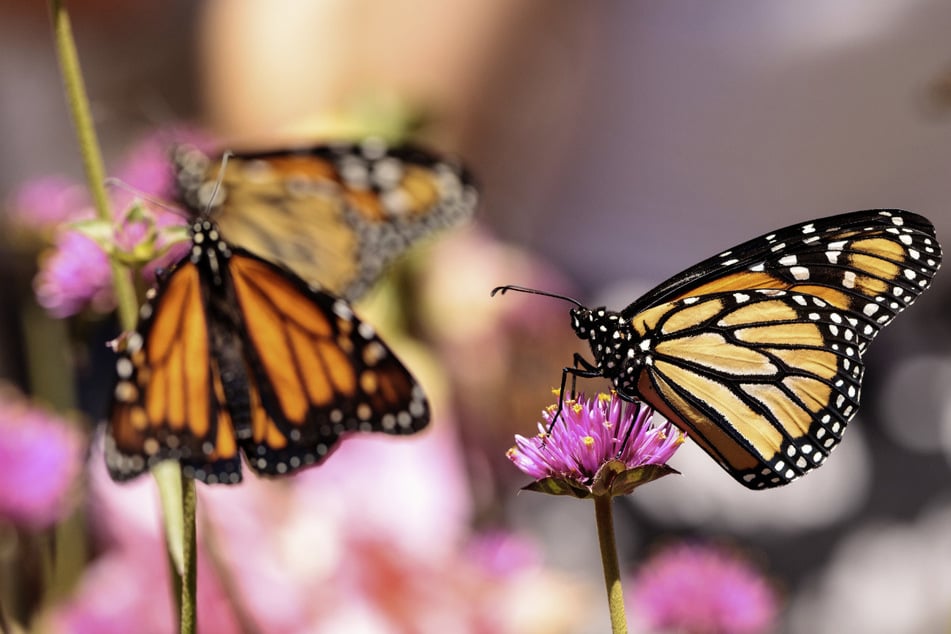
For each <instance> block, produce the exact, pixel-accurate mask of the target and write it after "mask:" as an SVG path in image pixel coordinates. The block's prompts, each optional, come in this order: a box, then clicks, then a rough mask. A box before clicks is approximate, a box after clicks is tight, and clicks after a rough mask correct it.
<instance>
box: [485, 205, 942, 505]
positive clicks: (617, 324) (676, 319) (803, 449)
mask: <svg viewBox="0 0 951 634" xmlns="http://www.w3.org/2000/svg"><path fill="white" fill-rule="evenodd" d="M940 263H941V248H940V246H939V245H938V242H937V239H936V238H935V232H934V227H933V226H932V224H931V223H930V222H929V221H928V220H927V219H926V218H923V217H922V216H919V215H917V214H914V213H910V212H907V211H901V210H897V209H883V210H869V211H858V212H853V213H847V214H842V215H838V216H831V217H828V218H821V219H818V220H814V221H811V222H806V223H802V224H797V225H792V226H790V227H786V228H785V229H779V230H778V231H774V232H772V233H769V234H767V235H764V236H761V237H759V238H755V239H753V240H750V241H748V242H744V243H743V244H741V245H739V246H737V247H734V248H732V249H729V250H727V251H724V252H723V253H720V254H719V255H716V256H714V257H711V258H709V259H707V260H704V261H702V262H700V263H699V264H697V265H695V266H693V267H691V268H689V269H687V270H686V271H683V272H682V273H679V274H678V275H675V276H674V277H672V278H670V279H669V280H667V281H666V282H663V283H661V284H660V285H659V286H657V287H656V288H654V289H653V290H651V291H648V292H647V293H646V294H645V295H644V296H642V297H641V298H639V299H638V300H636V301H635V302H634V303H632V304H631V305H629V306H628V307H627V308H625V309H623V310H621V311H620V312H614V311H610V310H607V309H605V308H596V309H590V308H586V307H585V306H583V305H582V304H581V303H579V302H577V301H575V300H573V299H571V298H568V297H564V296H561V295H555V294H553V293H546V292H542V291H536V290H534V289H527V288H524V287H519V286H501V287H498V288H496V289H495V290H493V291H492V294H493V295H495V294H496V293H497V292H502V293H504V292H506V291H508V290H513V291H521V292H529V293H535V294H540V295H547V296H552V297H556V298H559V299H564V300H567V301H569V302H572V303H574V304H575V305H576V307H575V308H572V309H571V324H572V328H573V329H574V331H575V333H576V334H577V335H578V337H580V338H581V339H584V340H586V341H588V342H589V344H590V346H591V351H592V354H593V355H594V362H591V361H588V360H587V359H585V358H584V357H582V356H581V355H579V354H575V356H574V364H573V365H572V366H569V367H566V368H564V370H563V372H562V378H561V390H562V392H561V393H562V394H564V390H565V384H566V380H567V377H568V376H569V375H571V376H572V377H588V378H590V377H599V376H600V377H604V378H607V379H609V380H611V381H612V383H613V385H614V387H615V389H616V390H617V392H618V394H619V395H620V396H621V397H622V398H625V399H627V400H643V401H645V402H647V403H648V404H650V405H651V406H652V407H653V408H654V409H655V410H657V411H659V412H660V413H662V414H663V415H664V416H666V417H667V419H668V420H670V421H671V422H672V423H674V424H675V425H677V426H678V427H679V428H681V429H682V430H683V431H684V432H686V433H687V434H688V435H689V436H690V437H691V438H693V439H694V441H696V442H697V444H699V445H700V447H702V448H703V449H704V451H706V452H707V453H708V454H709V455H710V456H711V457H712V458H713V459H714V460H716V461H717V462H718V463H719V464H720V466H722V467H723V468H724V469H725V470H726V471H727V472H728V473H729V474H730V475H732V476H733V477H734V478H735V479H736V480H737V481H739V482H740V483H742V484H743V485H745V486H747V487H749V488H751V489H763V488H769V487H776V486H781V485H783V484H787V483H789V482H790V481H792V480H794V479H796V478H798V477H799V476H801V475H803V474H804V473H806V472H808V471H810V470H812V469H814V468H816V467H818V466H819V465H821V464H822V463H823V462H824V461H825V459H826V458H827V457H828V455H829V452H830V451H831V450H832V449H833V448H834V447H835V446H836V445H837V444H838V442H839V440H841V438H842V433H843V431H844V429H845V426H846V424H847V423H848V421H849V420H850V419H851V418H852V417H853V416H854V415H855V412H856V409H857V408H858V404H859V391H860V384H861V380H862V372H863V369H864V368H863V364H862V354H863V353H864V352H865V350H866V348H867V346H868V344H869V343H870V342H871V341H872V339H873V338H874V337H875V336H876V335H877V334H878V332H879V331H880V330H881V329H882V327H884V326H885V325H886V324H888V323H889V322H890V321H891V320H892V319H893V318H894V317H895V315H897V314H898V313H899V312H901V311H902V310H904V309H905V308H906V307H908V306H909V305H910V304H911V303H912V302H913V301H914V300H915V299H916V298H917V297H918V295H919V294H920V293H921V292H922V291H924V290H925V289H926V288H928V286H929V285H930V284H931V280H932V278H933V277H934V275H935V273H936V272H937V270H938V267H939V266H940Z"/></svg>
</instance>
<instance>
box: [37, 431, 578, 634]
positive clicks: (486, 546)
mask: <svg viewBox="0 0 951 634" xmlns="http://www.w3.org/2000/svg"><path fill="white" fill-rule="evenodd" d="M90 465H91V467H90V468H91V476H90V488H91V497H92V509H91V512H90V517H91V518H92V519H93V523H94V529H95V532H96V534H97V535H98V537H99V544H100V548H101V550H102V552H103V554H102V555H101V557H100V559H98V560H97V561H96V562H94V563H93V566H92V567H91V568H90V569H89V570H88V572H87V574H86V575H85V576H84V577H83V579H82V580H81V582H80V584H79V587H78V589H77V591H76V594H75V595H74V596H73V598H72V599H71V600H69V601H68V602H66V603H64V604H62V605H60V606H59V607H58V609H56V611H55V613H54V614H53V615H52V617H51V618H50V621H51V622H52V623H53V624H54V625H55V627H54V628H52V629H53V630H54V631H61V632H69V633H75V634H85V633H87V632H89V633H92V632H96V633H97V634H98V633H99V632H105V633H106V634H110V633H111V632H127V631H128V632H131V631H135V632H144V633H145V634H151V633H152V632H165V631H171V626H170V625H169V624H170V618H171V616H170V615H171V610H172V608H171V606H170V601H169V600H168V591H167V590H166V587H167V586H166V585H164V584H166V583H167V578H166V575H165V573H164V572H162V573H161V574H158V575H157V574H156V571H158V570H160V569H161V568H162V567H163V564H164V562H163V560H162V550H161V549H162V546H161V544H162V540H161V532H160V531H161V525H160V518H159V514H158V511H157V509H158V502H157V499H156V494H155V485H154V483H153V482H152V481H151V480H149V479H140V480H137V481H135V482H130V483H126V484H123V485H121V486H120V485H116V484H115V483H113V482H112V481H111V480H110V479H109V476H108V475H107V474H106V472H105V467H104V464H103V460H102V457H101V456H100V455H94V456H92V457H91V458H90ZM468 491H469V486H468V484H467V482H466V481H465V470H464V468H463V465H462V462H461V457H460V453H459V450H458V447H457V445H456V442H455V438H454V436H453V434H452V432H451V428H450V427H449V426H448V424H447V422H446V421H437V422H436V423H435V424H434V425H433V426H432V428H431V429H430V430H429V431H427V433H426V434H423V435H420V436H417V437H413V438H406V439H402V438H401V439H388V438H378V437H372V436H371V437H361V436H354V437H351V438H347V439H346V440H345V441H344V442H343V443H342V444H341V446H340V448H339V450H338V451H337V452H336V453H335V454H334V457H333V460H330V461H328V462H327V463H326V464H324V465H322V466H321V467H320V468H319V469H313V470H310V471H306V472H303V473H301V474H299V475H298V476H296V477H294V478H288V479H283V480H280V481H278V480H268V479H264V478H248V479H246V480H245V481H244V482H243V483H242V484H240V485H237V486H234V487H227V488H222V487H217V488H216V487H205V486H201V485H199V491H198V492H199V509H200V511H199V526H198V543H199V552H198V562H199V574H198V583H199V587H198V610H199V613H198V621H199V629H200V631H208V632H222V633H224V634H230V633H231V632H235V631H258V632H262V634H266V633H269V632H281V633H282V634H297V633H299V634H305V633H306V634H314V633H317V634H321V633H327V634H334V633H336V632H373V633H377V632H379V633H381V634H382V633H386V632H420V633H423V634H427V633H430V632H432V633H436V632H440V633H441V632H454V633H455V632H458V633H460V634H504V633H506V632H512V633H513V634H514V633H519V634H524V633H525V632H548V631H570V630H571V629H572V627H574V626H576V625H577V622H578V621H577V619H578V618H579V617H578V611H580V607H581V606H580V605H579V604H578V602H577V601H576V600H575V597H576V596H577V594H578V590H577V587H576V586H570V585H568V583H566V582H564V581H561V579H560V578H558V577H557V576H555V575H553V574H552V573H551V572H550V571H549V570H546V569H545V568H544V567H542V565H541V563H540V562H539V561H538V559H537V555H536V553H537V550H536V549H535V548H533V545H532V544H530V543H529V544H524V543H522V544H519V543H518V542H517V540H513V539H507V538H506V537H505V536H504V535H494V536H492V537H489V538H487V539H488V541H487V542H484V543H482V542H481V540H478V539H477V538H476V539H474V538H473V537H472V535H471V533H470V529H469V521H470V514H471V505H472V502H471V499H470V497H469V493H468ZM489 542H491V543H492V544H494V545H490V543H489ZM503 557H504V558H505V561H501V560H500V558H503ZM549 600H553V601H556V602H558V603H559V607H561V608H562V609H560V610H555V611H553V610H550V609H547V610H544V612H545V613H544V614H539V613H537V612H536V611H532V610H526V607H525V606H526V605H528V606H535V605H538V606H543V605H544V604H545V602H547V601H549ZM564 606H572V609H564ZM573 610H574V611H573ZM166 614H167V615H169V616H166ZM553 614H554V616H553ZM546 619H547V620H546ZM236 622H238V623H241V624H242V625H243V627H242V628H241V629H240V630H239V629H237V628H236V625H235V623H236ZM56 627H58V628H59V629H58V630H57V629H56ZM163 628H164V629H163Z"/></svg>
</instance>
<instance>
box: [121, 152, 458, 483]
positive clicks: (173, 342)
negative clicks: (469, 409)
mask: <svg viewBox="0 0 951 634" xmlns="http://www.w3.org/2000/svg"><path fill="white" fill-rule="evenodd" d="M348 147H349V150H348V149H345V148H344V147H343V146H340V147H334V148H330V147H318V148H313V149H311V150H307V151H303V152H272V153H267V154H257V155H239V156H237V157H236V158H235V159H234V160H233V161H232V162H230V163H228V165H227V169H225V170H224V180H223V184H224V192H225V197H219V196H217V195H215V194H213V193H212V191H211V190H209V191H208V192H207V195H208V201H211V200H214V201H215V204H214V205H211V206H209V205H208V204H207V201H206V200H204V199H203V198H202V194H201V192H202V191H203V184H202V182H199V180H200V179H198V180H194V181H190V180H188V179H189V178H190V177H186V176H185V172H184V171H180V172H179V182H180V183H186V186H184V187H183V193H184V196H185V201H186V205H187V206H189V207H190V208H191V209H192V211H193V212H195V213H196V214H197V218H196V219H195V220H194V222H193V223H192V224H191V226H190V233H191V250H190V253H189V254H188V255H187V256H185V257H184V258H182V259H181V260H180V261H179V262H178V263H177V264H176V265H175V266H174V267H173V268H172V269H171V270H170V272H169V273H168V274H167V275H165V276H164V277H162V278H161V279H160V281H159V283H158V285H157V287H156V288H154V289H152V291H150V294H149V299H148V301H147V302H146V303H145V304H144V305H143V306H142V308H141V311H140V323H139V327H138V329H137V331H136V332H134V333H132V334H131V335H129V336H128V337H127V338H125V339H124V340H123V341H122V342H121V344H120V345H119V346H118V348H119V350H118V351H119V359H118V361H117V364H116V375H117V378H116V383H115V388H114V394H113V402H112V407H111V412H110V416H109V421H108V431H109V433H108V434H107V440H106V464H107V467H108V470H109V473H110V475H111V476H112V478H113V479H115V480H127V479H130V478H133V477H135V476H137V475H139V474H141V473H142V472H144V471H146V470H148V469H149V468H151V467H152V466H154V465H155V464H156V463H158V462H159V461H161V460H167V459H174V460H177V461H179V462H180V463H181V465H182V471H183V474H184V475H186V476H187V477H191V478H194V479H196V480H201V481H203V482H206V483H209V484H214V483H227V484H231V483H237V482H240V481H241V453H242V452H243V453H244V456H245V458H246V461H247V464H248V466H249V467H250V468H251V469H252V470H253V471H256V472H258V473H262V474H267V475H281V474H286V473H291V472H293V471H295V470H297V469H300V468H303V467H306V466H309V465H313V464H317V463H319V462H320V461H321V460H322V459H324V458H325V457H326V456H327V455H329V454H330V452H331V451H332V450H333V449H334V448H335V446H336V444H337V442H338V440H339V439H340V436H341V435H342V434H343V433H345V432H349V431H380V432H385V433H389V434H410V433H414V432H416V431H419V430H420V429H422V428H424V427H425V426H426V425H427V424H428V422H429V417H430V409H429V403H428V401H427V399H426V397H425V395H424V393H423V391H422V389H421V387H420V386H419V384H418V383H417V382H416V380H415V379H414V378H413V376H412V375H411V374H410V373H409V371H407V369H406V368H405V367H404V366H403V365H402V364H401V363H400V361H399V360H398V359H397V358H396V357H395V356H394V355H393V353H392V352H391V351H390V349H389V348H388V347H387V346H386V344H385V343H384V342H383V341H382V340H381V339H380V338H379V337H378V336H377V335H376V334H375V332H374V330H373V328H372V327H371V326H370V325H369V324H367V323H365V322H362V321H361V320H360V319H358V318H357V317H356V316H355V315H354V314H353V312H352V310H351V308H350V306H349V304H348V302H347V301H346V300H347V299H353V298H355V297H357V296H359V295H360V294H361V293H362V292H363V291H364V290H366V288H367V287H369V285H370V284H372V282H373V281H374V280H375V279H376V277H377V276H378V275H379V273H380V272H381V271H382V270H383V268H384V266H385V265H386V264H387V263H388V262H389V261H391V260H392V259H393V258H394V257H396V256H398V255H399V253H400V252H401V251H402V250H403V249H405V248H406V246H408V245H409V244H410V243H411V242H413V241H415V240H417V239H418V238H420V237H422V236H423V235H425V234H426V233H427V232H428V231H429V230H431V229H432V228H435V227H437V226H445V225H447V224H451V223H453V222H456V221H457V220H458V219H460V218H462V217H465V216H467V215H469V214H470V213H471V211H472V206H473V205H474V204H475V193H474V189H473V187H472V185H471V183H470V182H469V180H468V177H466V176H465V173H464V172H463V171H461V170H457V169H456V168H452V167H450V166H449V164H447V163H442V162H440V161H439V160H438V159H436V158H435V157H432V156H430V155H428V154H424V153H423V152H421V151H418V150H398V151H396V152H391V153H386V152H385V151H383V150H381V149H380V147H379V146H377V145H375V144H372V143H365V144H363V145H360V146H348ZM189 152H190V153H189V157H190V158H188V160H187V161H186V164H188V165H191V166H193V167H197V165H198V164H199V163H200V162H201V160H200V159H198V158H196V157H197V155H196V154H195V153H194V151H189ZM349 152H353V153H356V154H359V158H357V157H356V154H351V153H349ZM380 152H383V154H380ZM183 156H184V154H182V153H181V152H180V153H179V157H180V158H181V157H183ZM387 161H388V162H387ZM393 161H396V162H395V163H394V162H393ZM358 163H359V164H365V165H372V166H373V167H372V169H371V168H370V167H367V169H369V170H371V171H372V172H373V173H374V174H376V172H378V171H382V172H385V173H388V174H389V176H384V175H377V176H374V177H372V179H371V182H370V183H368V184H367V186H366V187H365V188H362V189H361V187H359V186H358V184H357V183H356V181H355V180H354V179H353V178H352V177H348V176H345V174H347V173H348V170H349V169H350V168H347V167H345V166H346V165H350V164H354V165H355V164H358ZM384 165H385V166H386V167H384ZM350 171H352V170H350ZM351 176H352V175H351ZM341 179H342V180H341ZM189 182H192V183H193V185H194V188H192V189H189V187H188V186H187V183H189ZM213 186H214V183H212V189H213ZM400 192H402V193H400ZM387 193H389V196H390V198H392V200H391V199H390V198H388V194H387ZM222 200H224V201H225V202H223V203H222V202H221V201H222ZM202 205H204V206H205V208H204V210H203V211H198V210H199V209H202ZM219 208H220V209H219ZM212 213H220V215H221V222H222V224H225V223H227V226H229V227H230V228H234V229H235V233H236V234H237V235H238V236H241V239H243V240H246V241H247V242H248V243H250V244H251V245H252V246H254V247H255V248H258V247H260V248H261V249H262V251H263V253H264V254H265V256H267V257H268V258H269V259H265V258H264V257H260V256H259V255H256V254H254V253H252V251H250V250H246V249H244V248H241V247H237V246H232V243H231V242H230V239H231V236H230V235H229V236H228V238H229V242H226V241H225V240H224V238H223V237H222V232H221V231H220V230H219V228H218V225H217V223H216V222H213V221H212V220H211V218H210V215H211V214H212ZM308 214H310V215H308ZM296 223H300V226H299V227H298V229H297V230H296V233H294V231H293V228H294V227H295V226H296ZM269 228H271V229H275V230H276V231H272V232H270V233H267V231H268V230H269ZM257 229H261V230H262V231H264V232H265V233H262V234H260V235H259V234H257V233H255V231H256V230H257ZM281 231H284V234H281V233H280V232H281ZM225 235H227V234H225ZM285 240H286V241H287V243H288V244H289V245H290V246H291V248H290V250H287V249H285V248H284V247H285V246H287V244H286V243H285V242H284V241H285ZM309 240H313V241H314V252H313V253H310V252H307V251H306V247H307V245H308V244H309ZM235 244H237V243H235ZM271 259H274V260H276V261H277V262H281V261H282V260H287V261H288V262H289V263H291V264H292V265H297V266H298V267H300V268H301V269H302V271H303V273H304V274H305V275H307V276H308V278H309V279H308V280H306V281H305V280H304V279H302V277H300V276H298V274H296V273H295V272H293V271H292V270H290V269H289V268H287V267H286V266H284V265H282V264H278V263H274V262H272V261H270V260H271ZM321 282H323V283H324V284H326V286H322V285H321Z"/></svg>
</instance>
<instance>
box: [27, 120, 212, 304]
mask: <svg viewBox="0 0 951 634" xmlns="http://www.w3.org/2000/svg"><path fill="white" fill-rule="evenodd" d="M182 142H189V143H198V144H199V145H207V141H205V140H204V139H203V138H202V137H200V136H199V135H198V134H196V133H194V132H191V131H188V130H178V129H176V130H171V131H168V130H163V131H159V132H157V133H155V134H153V135H151V136H149V137H147V138H146V139H145V140H143V141H142V142H140V143H139V144H138V145H137V146H136V147H135V148H134V149H133V151H131V152H130V153H129V154H128V156H127V159H126V161H125V163H124V164H123V165H121V166H120V167H119V169H118V171H117V173H116V174H117V177H116V178H117V179H118V180H119V181H120V183H122V184H121V185H116V186H113V187H112V188H111V189H110V192H109V197H110V205H111V207H112V211H113V215H114V217H113V219H112V220H111V221H104V220H100V219H98V218H97V217H96V215H95V213H94V211H93V210H92V208H91V207H90V205H89V196H88V193H87V192H86V190H85V188H83V187H82V186H80V185H79V184H77V183H73V182H71V181H69V180H67V179H63V178H60V177H47V178H41V179H38V180H36V181H32V182H30V183H27V184H26V185H24V186H23V187H22V188H21V189H20V191H19V192H18V193H17V194H15V195H14V197H13V198H12V202H11V204H10V207H11V209H12V211H13V218H14V220H16V221H17V222H18V223H19V224H21V225H22V226H27V227H31V228H34V229H38V230H44V231H49V230H53V229H56V231H57V233H56V234H55V237H54V245H53V248H52V249H51V251H50V252H48V253H47V254H46V255H44V256H43V257H42V259H41V263H40V271H39V273H38V274H37V277H36V279H35V280H34V288H35V290H36V295H37V301H38V302H39V303H40V305H41V306H43V307H44V308H46V309H47V310H48V311H49V312H50V314H52V315H53V316H55V317H59V318H63V317H69V316H71V315H75V314H76V313H78V312H80V311H82V310H84V309H86V308H89V309H91V310H93V311H94V312H108V311H109V310H112V308H113V307H114V305H115V300H114V298H113V296H112V277H111V274H112V272H111V268H110V266H109V260H108V257H109V256H112V257H115V258H118V259H119V260H121V261H123V262H124V263H126V264H128V265H130V266H133V267H143V268H142V272H143V275H144V276H145V279H146V281H148V282H152V281H154V278H155V272H156V270H157V269H160V268H166V267H168V266H169V265H171V264H172V263H174V262H175V261H177V260H178V259H179V258H181V256H182V255H183V254H184V252H185V250H187V244H185V243H184V242H183V241H184V239H185V237H186V232H185V229H184V226H185V224H186V217H185V215H184V214H179V213H175V212H174V211H171V210H170V209H166V208H163V207H161V206H158V205H155V204H152V203H151V202H147V201H143V200H139V199H137V198H136V195H135V194H133V193H132V192H130V191H128V190H129V189H131V190H132V191H134V192H138V193H141V194H142V195H144V196H148V197H152V198H157V199H161V198H164V199H169V198H171V196H172V194H173V185H174V173H173V170H172V165H171V161H170V160H169V157H168V152H169V148H171V146H172V145H173V144H174V143H182Z"/></svg>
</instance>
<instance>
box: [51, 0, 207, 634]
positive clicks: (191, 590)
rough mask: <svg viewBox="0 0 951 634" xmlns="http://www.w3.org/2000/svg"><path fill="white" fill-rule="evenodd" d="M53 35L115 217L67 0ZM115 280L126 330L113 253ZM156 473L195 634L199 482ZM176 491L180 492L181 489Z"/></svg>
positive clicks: (57, 2)
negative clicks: (196, 493)
mask: <svg viewBox="0 0 951 634" xmlns="http://www.w3.org/2000/svg"><path fill="white" fill-rule="evenodd" d="M49 7H50V17H51V20H52V23H53V37H54V39H55V41H56V53H57V56H58V57H59V65H60V72H61V73H62V76H63V88H64V90H65V93H66V103H67V106H68V107H69V111H70V114H71V116H72V119H73V127H74V128H75V130H76V137H77V140H78V142H79V151H80V154H81V155H82V160H83V167H84V169H85V171H86V180H87V182H88V185H89V191H90V193H91V194H92V199H93V203H94V205H95V207H96V213H97V215H98V216H99V218H100V219H101V220H105V221H107V222H112V220H113V216H112V211H111V210H110V208H109V197H108V195H107V193H106V185H105V174H106V170H105V167H104V163H103V160H102V151H101V150H100V148H99V141H98V140H97V138H96V130H95V128H94V126H93V123H92V115H91V114H90V112H91V110H90V107H89V97H88V96H87V95H86V86H85V84H84V82H83V76H82V71H81V70H80V67H79V54H78V53H77V51H76V43H75V41H74V40H73V29H72V25H71V23H70V19H69V13H68V12H67V11H66V6H65V0H49ZM110 266H111V268H112V283H113V287H114V291H115V296H116V303H117V305H118V313H119V323H120V325H121V326H122V329H123V330H126V331H129V330H132V329H134V328H135V322H136V314H137V312H138V301H137V299H136V296H135V286H134V285H133V284H132V279H131V277H130V275H129V271H128V269H127V268H126V267H125V266H123V265H122V264H121V263H120V262H118V261H117V260H115V259H111V258H110ZM153 473H154V476H155V480H156V483H157V484H158V488H159V493H160V496H161V499H162V511H163V515H164V516H165V539H166V548H167V550H168V557H169V561H170V563H171V564H173V565H172V566H171V568H172V575H171V576H172V588H173V591H174V592H175V597H176V602H177V603H178V605H179V607H180V615H179V616H180V619H181V621H180V625H179V631H180V632H181V633H182V634H193V633H194V631H195V588H196V565H195V506H196V496H195V483H194V482H193V481H192V480H189V479H187V478H185V479H183V478H182V476H181V469H180V467H179V466H178V464H177V463H172V464H170V465H168V468H165V469H155V470H154V472H153ZM176 490H177V493H176Z"/></svg>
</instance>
